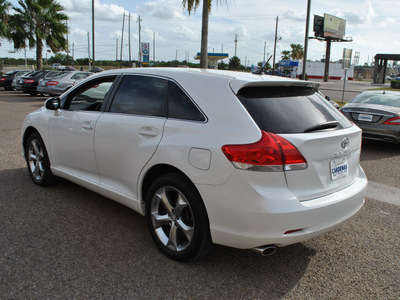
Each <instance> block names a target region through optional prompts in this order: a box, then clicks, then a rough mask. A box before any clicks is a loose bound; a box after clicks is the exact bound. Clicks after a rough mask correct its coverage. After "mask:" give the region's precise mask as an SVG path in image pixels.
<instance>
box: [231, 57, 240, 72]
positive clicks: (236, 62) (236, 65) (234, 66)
mask: <svg viewBox="0 0 400 300" xmlns="http://www.w3.org/2000/svg"><path fill="white" fill-rule="evenodd" d="M240 68H241V63H240V58H239V57H237V56H232V57H231V58H230V59H229V69H231V70H239V69H240Z"/></svg>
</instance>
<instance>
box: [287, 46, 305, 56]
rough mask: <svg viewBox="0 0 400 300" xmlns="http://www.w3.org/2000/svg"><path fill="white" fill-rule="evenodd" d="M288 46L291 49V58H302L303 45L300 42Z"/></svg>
mask: <svg viewBox="0 0 400 300" xmlns="http://www.w3.org/2000/svg"><path fill="white" fill-rule="evenodd" d="M290 48H292V51H291V55H290V56H291V57H292V59H303V58H304V50H303V46H302V45H301V44H290Z"/></svg>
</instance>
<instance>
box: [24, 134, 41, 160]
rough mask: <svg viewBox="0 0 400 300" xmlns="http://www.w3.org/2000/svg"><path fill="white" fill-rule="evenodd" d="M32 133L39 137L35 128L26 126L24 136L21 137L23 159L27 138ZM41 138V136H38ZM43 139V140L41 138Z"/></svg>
mask: <svg viewBox="0 0 400 300" xmlns="http://www.w3.org/2000/svg"><path fill="white" fill-rule="evenodd" d="M34 132H36V133H37V134H39V135H40V133H39V131H38V130H37V129H36V128H35V127H33V126H28V127H27V128H26V129H25V132H24V135H23V137H22V151H23V153H24V157H25V154H26V153H25V148H26V142H27V141H28V138H29V136H30V135H31V134H32V133H34ZM40 136H41V135H40ZM42 139H43V138H42Z"/></svg>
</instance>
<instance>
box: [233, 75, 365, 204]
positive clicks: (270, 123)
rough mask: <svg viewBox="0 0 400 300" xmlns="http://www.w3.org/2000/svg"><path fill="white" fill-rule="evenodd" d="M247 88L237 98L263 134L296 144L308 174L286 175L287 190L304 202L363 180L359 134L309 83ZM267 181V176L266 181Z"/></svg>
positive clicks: (289, 172)
mask: <svg viewBox="0 0 400 300" xmlns="http://www.w3.org/2000/svg"><path fill="white" fill-rule="evenodd" d="M297 85H298V86H296V84H295V85H294V86H293V85H292V86H290V85H288V83H287V82H285V83H283V84H282V85H279V83H277V82H275V83H274V85H273V86H272V85H271V86H259V83H258V86H245V87H242V88H241V89H240V90H238V92H237V96H238V98H239V100H240V101H241V103H242V104H243V106H244V107H245V108H246V110H247V111H248V113H249V114H250V115H251V117H252V118H253V120H254V121H255V122H256V123H257V125H258V126H259V128H260V129H261V130H262V131H265V132H269V133H274V134H277V135H279V136H281V137H283V138H284V139H286V140H287V141H289V142H290V143H292V144H293V145H294V146H295V147H296V148H297V149H298V150H299V151H300V153H301V154H302V155H303V156H304V158H305V159H306V161H307V167H306V168H305V169H295V170H285V171H283V172H285V177H286V182H287V186H288V188H289V189H290V190H291V192H292V193H293V194H294V195H295V196H296V197H297V198H298V199H299V200H300V201H306V200H311V199H315V198H317V197H321V196H325V195H328V194H331V193H334V192H336V191H338V190H341V189H343V188H345V187H347V186H349V185H351V184H352V183H353V182H354V181H355V180H356V178H357V177H358V175H359V157H360V149H361V130H360V129H359V128H358V127H357V126H354V125H353V124H352V123H351V122H350V121H349V120H348V119H347V118H346V117H345V116H343V115H342V114H341V113H340V112H339V111H338V110H336V109H335V108H333V107H332V105H330V104H329V103H328V102H327V101H326V100H325V99H324V98H323V97H321V96H320V94H318V93H317V92H316V90H315V89H314V87H313V86H310V85H309V84H308V85H307V84H305V83H304V84H303V85H301V84H300V83H297ZM266 178H267V177H266Z"/></svg>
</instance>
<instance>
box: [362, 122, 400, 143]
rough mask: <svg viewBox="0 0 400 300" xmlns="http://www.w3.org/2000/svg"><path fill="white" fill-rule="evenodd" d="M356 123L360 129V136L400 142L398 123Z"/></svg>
mask: <svg viewBox="0 0 400 300" xmlns="http://www.w3.org/2000/svg"><path fill="white" fill-rule="evenodd" d="M356 124H357V126H358V127H360V128H361V129H362V136H363V138H365V139H371V140H381V141H386V142H393V143H400V126H398V125H382V124H381V125H373V124H359V123H356Z"/></svg>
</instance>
